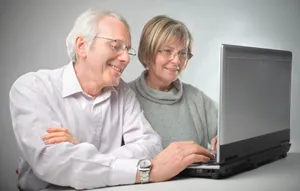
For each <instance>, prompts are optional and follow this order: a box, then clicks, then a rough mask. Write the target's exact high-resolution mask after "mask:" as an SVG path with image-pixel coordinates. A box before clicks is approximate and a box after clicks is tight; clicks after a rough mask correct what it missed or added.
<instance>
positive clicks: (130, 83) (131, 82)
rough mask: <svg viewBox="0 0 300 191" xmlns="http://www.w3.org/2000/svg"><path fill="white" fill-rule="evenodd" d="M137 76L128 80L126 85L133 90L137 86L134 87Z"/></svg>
mask: <svg viewBox="0 0 300 191" xmlns="http://www.w3.org/2000/svg"><path fill="white" fill-rule="evenodd" d="M137 80H138V78H136V79H135V80H132V81H129V82H127V84H128V86H129V87H130V88H131V89H132V90H133V91H134V92H136V90H137V87H136V82H137Z"/></svg>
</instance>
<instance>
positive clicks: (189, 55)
mask: <svg viewBox="0 0 300 191" xmlns="http://www.w3.org/2000/svg"><path fill="white" fill-rule="evenodd" d="M168 50H172V53H171V52H167V51H168ZM157 51H158V52H160V53H161V54H163V52H165V53H168V54H170V58H169V60H173V59H174V58H175V55H176V56H178V59H179V60H180V61H185V62H187V61H188V60H190V59H191V58H192V57H193V54H192V53H191V52H189V51H187V52H184V53H186V54H187V57H186V59H185V60H181V59H180V53H182V52H183V51H178V52H175V49H171V48H170V49H158V50H157Z"/></svg>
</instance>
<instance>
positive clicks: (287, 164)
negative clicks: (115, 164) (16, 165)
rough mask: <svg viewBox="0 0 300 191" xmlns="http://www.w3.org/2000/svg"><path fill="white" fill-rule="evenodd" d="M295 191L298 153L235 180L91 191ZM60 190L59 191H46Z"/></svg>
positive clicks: (299, 189) (299, 181) (299, 177)
mask: <svg viewBox="0 0 300 191" xmlns="http://www.w3.org/2000/svg"><path fill="white" fill-rule="evenodd" d="M208 189H209V190H251V191H252V190H253V191H256V190H282V191H285V190H295V191H300V153H288V156H287V157H286V158H284V159H280V160H278V161H275V162H272V163H269V164H266V165H264V166H261V167H259V168H257V169H254V170H251V171H246V172H243V173H240V174H237V175H235V176H232V177H229V178H226V179H220V180H214V179H207V178H180V179H175V180H170V181H167V182H161V183H150V184H143V185H142V184H136V185H127V186H116V187H107V188H98V189H93V191H135V190H143V191H148V190H149V191H161V190H172V191H177V190H178V191H179V190H180V191H190V190H197V191H201V190H208ZM48 190H62V189H59V188H57V189H48ZM65 190H70V189H65Z"/></svg>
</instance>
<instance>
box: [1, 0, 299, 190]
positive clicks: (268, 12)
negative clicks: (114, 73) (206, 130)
mask: <svg viewBox="0 0 300 191" xmlns="http://www.w3.org/2000/svg"><path fill="white" fill-rule="evenodd" d="M0 1H1V2H0V3H1V6H0V47H1V51H0V65H1V66H0V67H1V69H0V85H1V86H0V87H1V92H0V95H1V97H0V98H1V99H0V109H1V110H0V111H1V112H0V124H1V126H0V131H1V133H0V148H1V150H0V156H1V160H0V161H1V162H0V171H1V177H0V188H1V189H0V190H15V188H16V175H15V173H14V169H15V167H16V165H17V154H18V152H17V146H16V143H15V138H14V135H13V132H12V128H11V120H10V114H9V106H8V92H9V89H10V87H11V85H12V83H13V82H14V81H15V80H16V79H17V77H19V76H20V75H21V74H24V73H26V72H29V71H36V70H38V69H41V68H49V69H52V68H57V67H61V66H63V65H65V64H67V63H68V62H69V60H68V56H67V52H66V47H65V38H66V36H67V34H68V33H69V31H70V30H71V27H72V25H73V22H74V20H75V19H76V17H77V16H78V15H79V14H80V13H81V12H82V11H84V10H85V9H87V8H89V7H99V8H103V9H108V10H113V11H116V12H118V13H120V14H122V15H123V16H124V17H125V18H126V19H127V20H128V22H129V24H130V26H131V32H132V45H133V48H135V49H136V50H137V48H138V41H139V37H140V33H141V30H142V27H143V25H144V24H145V23H146V22H147V21H148V20H149V19H150V18H151V17H153V16H155V15H158V14H166V15H169V16H171V17H174V18H176V19H179V20H181V21H183V22H184V23H186V25H187V26H188V27H189V29H190V30H191V32H192V35H193V36H194V40H195V42H194V51H193V53H194V57H193V58H192V60H191V61H190V62H189V65H188V67H187V69H186V71H185V72H184V73H183V75H182V77H181V78H182V80H183V81H185V82H186V83H190V84H193V85H194V86H196V87H198V88H199V89H201V90H203V91H204V92H205V93H206V94H208V95H209V96H210V97H212V98H213V99H214V100H215V101H217V100H218V95H219V91H218V87H219V47H220V44H222V43H227V44H237V45H247V46H259V47H264V48H272V49H286V50H290V51H292V52H293V84H292V96H293V99H292V143H295V144H293V146H292V151H295V150H300V149H299V147H297V146H295V145H296V143H299V142H300V128H299V126H300V118H299V112H300V109H299V108H300V101H299V98H300V77H299V75H300V64H299V62H300V38H299V35H300V1H299V0H285V1H281V0H227V1H223V0H219V1H217V0H210V1H204V0H186V1H180V0H166V1H158V0H144V1H139V0H125V1H121V0H109V1H108V0H102V1H101V0H99V1H96V0H94V1H92V0H86V1H79V0H64V1H60V0H52V1H50V0H40V1H39V0H35V1H34V0H26V1H21V0H20V1H14V0H12V1H11V0H10V1H9V0H7V1H5V0H0ZM142 70H143V67H142V66H141V64H140V63H139V62H138V59H137V58H135V60H133V61H132V62H131V63H130V65H129V66H128V68H127V69H126V71H125V73H124V75H123V78H124V79H125V81H130V80H133V79H135V78H136V77H137V76H138V75H139V74H140V73H141V71H142Z"/></svg>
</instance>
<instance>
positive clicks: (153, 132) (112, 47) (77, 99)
mask: <svg viewBox="0 0 300 191" xmlns="http://www.w3.org/2000/svg"><path fill="white" fill-rule="evenodd" d="M192 42H193V40H192V35H191V33H190V32H189V30H188V29H187V27H186V26H185V24H184V23H182V22H180V21H178V20H175V19H172V18H170V17H168V16H163V15H160V16H156V17H154V18H152V19H151V20H149V21H148V22H147V23H146V25H145V26H144V28H143V31H142V34H141V38H140V43H139V47H138V52H137V53H136V52H135V50H134V49H133V48H132V47H131V35H130V31H129V26H128V23H127V22H126V20H125V19H124V18H123V17H122V16H120V15H118V14H116V13H113V12H105V11H101V10H98V9H89V10H87V11H85V12H83V13H82V14H81V15H80V16H79V17H78V18H77V20H76V21H75V23H74V26H73V29H72V30H71V32H70V34H69V35H68V37H67V39H66V44H67V50H68V54H69V56H70V59H71V61H70V63H69V64H67V65H65V66H63V67H61V68H58V69H55V70H39V71H37V72H31V73H27V74H24V75H22V76H21V77H19V78H18V79H17V80H16V81H15V83H14V84H13V85H12V87H11V90H10V93H9V96H10V111H11V118H12V125H13V129H14V133H15V137H16V140H17V144H18V147H19V150H20V159H19V166H18V170H19V173H18V176H19V178H18V185H19V187H20V189H21V190H38V189H44V188H49V187H51V186H52V185H56V186H70V187H73V188H76V189H90V188H97V187H105V186H112V185H123V184H134V183H147V182H161V181H166V180H169V179H171V178H173V177H174V176H176V175H177V174H179V173H180V172H181V171H182V170H184V169H185V168H186V167H187V166H188V165H190V164H192V163H193V162H206V161H208V160H210V159H212V158H213V155H212V152H211V151H210V150H209V148H208V144H210V145H211V149H212V150H213V149H215V146H216V144H217V138H216V134H217V107H216V104H215V103H214V102H213V101H212V100H211V99H210V98H209V97H207V96H206V95H205V94H204V93H203V92H201V91H200V90H198V89H197V88H195V87H193V86H191V85H189V84H185V83H183V82H181V81H180V80H179V79H178V76H179V75H180V73H181V72H182V71H183V70H184V69H185V67H186V66H187V63H188V61H189V59H190V58H191V57H192ZM136 54H137V55H138V58H139V61H140V62H141V64H142V65H143V66H144V67H145V70H144V71H143V72H142V73H141V75H140V76H139V77H138V78H137V79H136V80H134V81H132V82H130V83H129V84H127V83H125V82H124V81H123V80H122V79H121V75H122V73H123V71H124V70H125V68H126V67H127V65H128V64H129V62H130V59H131V57H134V56H136Z"/></svg>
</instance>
